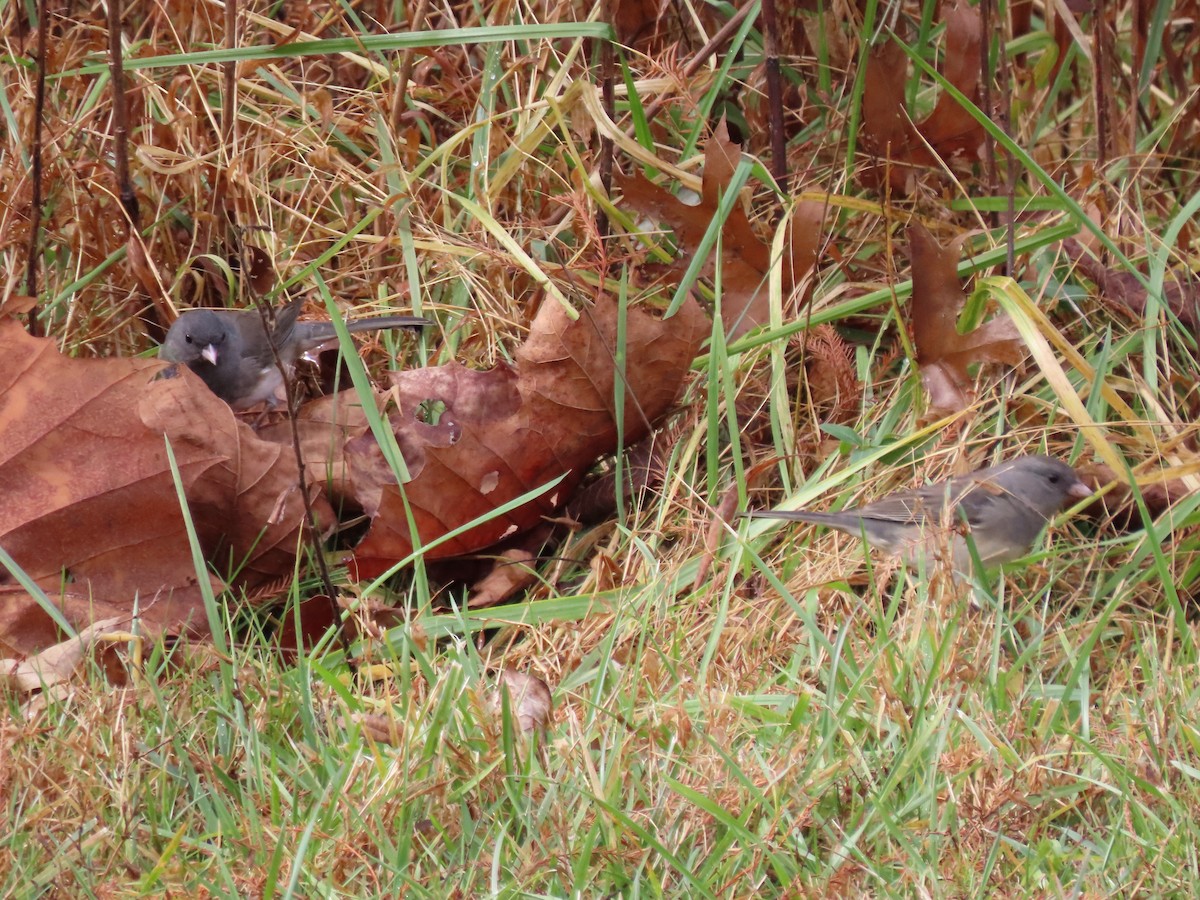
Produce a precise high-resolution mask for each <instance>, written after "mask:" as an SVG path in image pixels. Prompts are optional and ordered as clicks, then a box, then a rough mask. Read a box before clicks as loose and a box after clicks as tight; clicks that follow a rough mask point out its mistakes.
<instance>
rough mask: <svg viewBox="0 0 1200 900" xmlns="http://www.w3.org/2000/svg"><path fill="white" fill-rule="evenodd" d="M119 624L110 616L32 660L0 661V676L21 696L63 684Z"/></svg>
mask: <svg viewBox="0 0 1200 900" xmlns="http://www.w3.org/2000/svg"><path fill="white" fill-rule="evenodd" d="M124 618H125V620H126V621H128V619H129V617H128V616H126V617H124ZM120 621H121V617H120V616H114V617H112V618H109V619H102V620H100V621H98V622H94V623H92V624H91V625H90V626H88V627H87V628H85V629H84V630H83V631H81V632H79V634H77V635H75V637H73V638H71V639H69V640H66V641H62V642H61V643H58V644H55V645H54V646H52V647H47V648H46V649H45V650H43V651H42V652H41V653H39V654H37V655H36V656H31V657H29V658H28V659H25V660H23V661H21V662H17V661H16V660H12V659H0V676H3V678H4V680H5V682H6V683H7V685H8V687H9V688H11V689H13V690H16V691H20V692H21V693H29V692H30V691H36V690H40V689H42V688H46V687H52V686H54V685H56V684H59V683H61V682H63V681H66V680H67V679H68V678H70V677H71V675H73V674H74V672H75V670H76V669H77V668H79V664H80V663H81V662H82V661H83V658H84V656H86V655H87V653H88V652H89V651H91V649H92V645H93V644H95V643H96V641H97V639H98V638H100V637H102V636H103V635H104V634H105V633H106V632H107V631H109V630H110V629H112V628H113V626H115V625H116V624H117V623H118V622H120Z"/></svg>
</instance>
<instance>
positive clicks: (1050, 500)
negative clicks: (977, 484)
mask: <svg viewBox="0 0 1200 900" xmlns="http://www.w3.org/2000/svg"><path fill="white" fill-rule="evenodd" d="M993 472H994V475H993V476H992V477H991V478H990V479H988V480H989V481H991V482H992V483H993V484H995V485H996V487H998V488H999V489H1001V490H1003V491H1006V492H1008V493H1010V494H1012V495H1013V496H1016V497H1018V498H1020V499H1021V500H1023V501H1024V502H1025V503H1027V504H1029V506H1030V507H1032V508H1033V509H1035V510H1036V511H1037V512H1038V513H1040V514H1041V515H1042V517H1043V518H1046V519H1049V518H1050V517H1051V516H1053V515H1056V514H1058V513H1059V512H1061V511H1062V510H1063V508H1064V507H1065V506H1067V502H1068V501H1074V500H1082V499H1084V498H1085V497H1090V496H1091V494H1092V489H1091V488H1090V487H1088V486H1087V485H1086V484H1084V483H1083V482H1082V481H1080V479H1079V476H1078V475H1077V474H1076V473H1075V470H1074V469H1072V468H1071V467H1070V466H1068V465H1067V464H1066V463H1064V462H1062V461H1061V460H1057V459H1053V458H1051V457H1049V456H1024V457H1021V458H1020V459H1016V460H1013V461H1012V462H1010V463H1001V464H1000V465H998V466H995V467H994V468H993Z"/></svg>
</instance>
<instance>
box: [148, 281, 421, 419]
mask: <svg viewBox="0 0 1200 900" xmlns="http://www.w3.org/2000/svg"><path fill="white" fill-rule="evenodd" d="M303 305H304V302H303V300H299V299H297V300H293V301H292V302H291V303H289V304H287V305H286V306H284V307H282V308H281V309H280V310H279V311H278V313H277V314H276V316H275V328H274V331H273V332H272V338H273V340H274V343H275V349H276V351H277V352H278V353H279V358H280V359H281V360H282V361H283V364H284V365H285V366H287V367H289V368H290V367H291V366H293V365H295V363H296V360H298V359H299V358H300V357H301V356H303V355H304V354H305V353H307V352H309V351H310V350H313V349H315V348H317V347H319V346H320V345H321V344H324V343H326V342H328V341H331V340H333V339H334V338H335V337H337V332H336V331H335V330H334V327H333V323H332V322H298V321H296V320H297V318H298V317H299V315H300V309H301V307H302V306H303ZM432 324H433V323H432V322H430V321H429V320H428V319H422V318H418V317H417V316H380V317H378V318H374V319H351V320H349V321H347V322H346V327H347V329H349V330H350V331H351V332H358V331H378V330H380V329H385V328H422V327H424V326H426V325H432ZM158 355H159V356H160V357H162V358H163V359H165V360H168V361H170V362H177V363H183V364H185V365H186V366H187V367H188V368H189V369H191V370H192V371H193V372H195V373H196V374H197V375H199V376H200V377H201V378H202V379H203V380H204V383H205V384H207V385H208V387H209V388H210V389H211V390H212V392H213V393H214V394H216V395H217V396H218V397H220V398H221V399H222V400H224V401H225V402H226V403H228V404H229V405H230V406H231V407H233V408H234V409H237V410H242V409H249V408H250V407H252V406H256V405H257V404H259V403H262V402H264V401H266V402H268V403H270V404H271V405H274V404H275V401H276V394H277V392H278V390H279V386H280V385H281V384H282V383H283V376H282V375H280V373H279V369H278V367H277V366H276V365H275V357H274V356H273V355H272V353H271V344H270V342H268V340H267V332H266V329H265V328H264V327H263V321H262V316H261V315H260V314H259V312H258V310H254V309H251V310H238V309H193V310H189V311H188V312H185V313H184V314H183V315H181V316H180V317H179V318H178V319H176V320H175V323H174V324H173V325H172V326H171V328H170V330H169V331H168V332H167V339H166V340H165V341H163V344H162V347H160V348H159V351H158Z"/></svg>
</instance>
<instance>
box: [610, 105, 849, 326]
mask: <svg viewBox="0 0 1200 900" xmlns="http://www.w3.org/2000/svg"><path fill="white" fill-rule="evenodd" d="M740 156H741V148H740V147H739V145H737V144H735V143H734V142H733V141H731V140H730V138H729V129H728V126H727V125H726V124H725V120H724V119H722V120H721V123H720V124H719V125H718V126H717V129H716V131H715V132H714V133H713V136H712V137H711V138H710V139H709V141H708V143H707V144H706V145H705V150H704V175H703V178H702V180H701V200H700V203H699V204H698V205H696V206H689V205H687V204H685V203H682V202H680V201H679V200H678V199H677V198H675V197H674V196H673V195H672V194H671V193H670V192H669V191H667V190H665V189H663V188H661V187H658V186H657V185H655V184H653V183H652V182H651V181H649V180H648V179H647V178H646V177H645V176H644V175H642V174H641V172H634V174H633V175H630V176H626V175H623V174H622V173H620V172H615V173H614V180H615V182H616V184H617V186H618V187H619V188H620V190H621V192H622V193H623V194H624V197H625V201H624V202H625V205H626V206H629V207H631V208H632V209H635V210H637V211H638V212H640V213H642V214H643V215H646V216H649V217H650V218H653V219H656V220H658V221H659V222H664V223H666V224H667V225H669V226H670V227H671V230H672V231H674V232H675V237H676V240H677V241H678V242H679V246H680V249H681V251H682V255H681V257H680V259H679V260H678V261H677V262H676V264H675V266H674V267H673V271H674V276H675V280H676V281H677V280H678V278H679V276H681V275H682V274H683V272H684V270H685V269H686V268H687V266H688V264H689V261H690V260H691V258H692V257H693V256H694V255H695V254H696V251H697V250H698V249H699V247H700V242H701V240H703V238H704V235H705V233H706V232H707V231H708V227H709V225H710V223H711V222H712V220H713V216H714V215H716V212H717V206H718V204H719V202H720V198H721V195H722V193H723V192H724V191H725V189H727V188H728V187H729V182H730V180H731V179H732V177H733V172H734V169H735V168H736V167H737V162H738V159H739V157H740ZM824 213H825V207H824V206H823V205H822V204H820V203H812V202H807V201H806V202H804V203H800V204H799V205H798V206H797V208H796V211H795V213H794V214H793V217H792V222H791V225H790V230H789V234H788V239H787V241H786V242H785V247H786V248H787V253H788V258H787V259H786V260H785V261H784V262H783V294H784V297H785V300H786V299H787V298H788V297H789V295H790V294H791V293H792V289H793V288H794V287H795V286H796V285H797V284H799V283H801V282H802V281H803V279H804V277H805V276H806V275H807V274H808V273H809V271H811V270H812V268H813V266H815V265H816V262H817V253H818V249H819V247H820V234H821V224H822V220H823V218H824ZM714 268H715V266H714V260H712V259H710V260H709V261H708V262H707V263H706V265H705V267H704V270H703V271H704V273H705V274H707V275H711V274H712V273H713V271H714ZM770 269H771V248H770V246H769V245H768V244H765V243H763V241H761V240H760V239H759V238H758V236H757V235H756V234H755V232H754V228H753V226H752V225H751V224H750V220H749V219H748V218H747V217H746V213H745V211H744V210H743V209H742V207H741V206H740V205H735V206H734V208H733V209H732V211H731V212H730V213H729V217H728V218H727V219H726V220H725V223H724V225H723V226H722V229H721V273H722V283H721V286H720V287H721V310H722V315H723V318H724V322H725V326H726V327H725V331H726V336H727V337H728V338H729V339H731V340H732V339H733V338H736V337H738V336H739V335H742V334H744V333H745V332H747V331H749V330H750V329H751V328H754V327H756V326H758V325H762V324H764V323H765V322H767V321H769V319H770V307H769V293H768V289H767V288H768V285H767V281H768V277H769V273H770ZM798 305H799V304H798V303H796V304H794V306H798ZM788 312H790V310H788V309H785V314H787V313H788Z"/></svg>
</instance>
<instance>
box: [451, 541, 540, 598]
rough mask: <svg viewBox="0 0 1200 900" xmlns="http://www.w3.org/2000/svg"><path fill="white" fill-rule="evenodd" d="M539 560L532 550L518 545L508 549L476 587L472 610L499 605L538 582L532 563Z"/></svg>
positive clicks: (473, 587)
mask: <svg viewBox="0 0 1200 900" xmlns="http://www.w3.org/2000/svg"><path fill="white" fill-rule="evenodd" d="M536 561H537V555H536V554H534V553H530V552H529V551H528V550H525V549H522V548H517V547H514V548H512V549H510V550H505V551H504V552H503V553H501V554H500V556H499V558H498V559H497V560H496V564H495V566H493V568H492V571H490V572H489V573H488V574H487V575H485V576H484V577H483V578H481V579H480V580H479V581H477V582H475V584H474V586H472V588H471V598H470V599H469V600H468V601H467V606H468V607H469V608H470V609H483V608H486V607H489V606H495V605H496V604H498V603H503V602H504V601H505V600H507V599H508V598H509V597H511V596H513V595H514V594H516V593H517V591H520V590H523V589H525V588H526V587H528V586H529V585H531V584H533V583H534V582H535V581H537V570H536V569H535V568H534V567H533V565H532V564H533V563H534V562H536Z"/></svg>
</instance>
